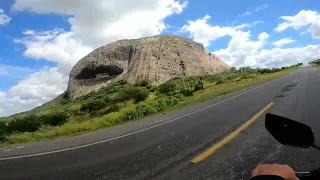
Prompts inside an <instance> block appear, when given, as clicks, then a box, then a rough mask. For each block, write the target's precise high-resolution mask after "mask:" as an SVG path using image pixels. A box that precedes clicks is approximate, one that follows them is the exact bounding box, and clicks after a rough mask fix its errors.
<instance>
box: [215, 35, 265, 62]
mask: <svg viewBox="0 0 320 180" xmlns="http://www.w3.org/2000/svg"><path fill="white" fill-rule="evenodd" d="M250 37H251V33H250V32H242V33H239V34H237V35H236V36H233V37H232V39H231V40H230V41H229V43H228V47H227V48H226V49H220V50H218V51H215V52H213V53H214V54H216V55H217V56H219V57H220V58H222V59H223V60H225V61H226V62H227V63H228V64H229V65H231V66H237V67H239V66H255V65H257V62H256V61H255V60H254V59H247V56H248V55H249V54H256V53H258V52H259V51H260V50H261V49H262V48H263V47H264V45H265V44H266V43H267V40H268V38H269V34H267V33H266V32H263V33H261V34H260V35H259V36H258V40H257V41H253V40H251V39H250Z"/></svg>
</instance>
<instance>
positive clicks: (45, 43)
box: [15, 29, 93, 76]
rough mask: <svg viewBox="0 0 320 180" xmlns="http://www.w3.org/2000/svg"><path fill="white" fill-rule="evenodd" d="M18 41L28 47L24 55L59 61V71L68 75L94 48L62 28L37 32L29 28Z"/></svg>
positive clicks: (37, 58)
mask: <svg viewBox="0 0 320 180" xmlns="http://www.w3.org/2000/svg"><path fill="white" fill-rule="evenodd" d="M23 34H24V35H26V36H25V37H24V38H22V39H16V40H15V42H16V43H20V44H23V45H24V46H25V47H26V50H25V51H24V56H26V57H30V58H33V59H36V60H46V61H51V62H54V63H57V65H58V71H59V72H60V73H62V74H63V75H64V76H67V75H68V74H69V72H70V70H71V68H72V67H73V65H74V64H75V63H76V62H77V61H78V60H79V59H81V58H82V57H83V56H85V55H87V54H88V53H90V52H91V51H92V50H93V49H92V48H91V47H88V46H85V45H83V43H82V42H81V41H80V40H78V41H77V40H75V39H74V33H72V32H65V31H63V30H62V29H53V30H49V31H40V32H35V31H31V30H27V31H25V32H23Z"/></svg>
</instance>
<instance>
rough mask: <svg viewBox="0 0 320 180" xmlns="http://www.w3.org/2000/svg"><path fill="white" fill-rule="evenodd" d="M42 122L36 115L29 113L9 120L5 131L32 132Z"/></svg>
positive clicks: (9, 132)
mask: <svg viewBox="0 0 320 180" xmlns="http://www.w3.org/2000/svg"><path fill="white" fill-rule="evenodd" d="M42 123H43V122H42V121H40V120H39V118H38V117H37V116H36V115H33V114H31V115H27V116H24V117H22V118H16V119H14V120H12V121H10V122H9V123H8V126H7V128H6V132H7V133H8V134H11V133H12V132H34V131H36V130H38V129H39V128H40V127H41V125H42Z"/></svg>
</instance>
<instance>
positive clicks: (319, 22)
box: [275, 10, 320, 39]
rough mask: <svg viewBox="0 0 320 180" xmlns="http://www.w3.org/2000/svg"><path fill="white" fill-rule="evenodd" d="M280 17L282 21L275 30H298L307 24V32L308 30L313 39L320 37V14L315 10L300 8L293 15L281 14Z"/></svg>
mask: <svg viewBox="0 0 320 180" xmlns="http://www.w3.org/2000/svg"><path fill="white" fill-rule="evenodd" d="M280 18H281V19H283V20H284V22H282V23H280V24H279V25H278V26H277V27H276V28H275V31H277V32H282V31H284V30H286V29H288V28H293V29H295V30H299V29H301V28H304V27H306V26H308V27H309V28H308V30H307V32H310V33H311V35H312V37H313V38H314V39H320V14H319V13H318V12H317V11H311V10H302V11H300V12H299V13H298V14H296V15H294V16H281V17H280ZM302 34H305V33H302Z"/></svg>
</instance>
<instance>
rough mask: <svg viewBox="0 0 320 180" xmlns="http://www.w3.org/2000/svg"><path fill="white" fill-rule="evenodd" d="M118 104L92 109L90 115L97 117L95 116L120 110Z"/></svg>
mask: <svg viewBox="0 0 320 180" xmlns="http://www.w3.org/2000/svg"><path fill="white" fill-rule="evenodd" d="M120 108H121V107H120V106H118V105H112V106H109V107H108V108H105V109H101V110H99V111H93V112H91V113H90V115H91V116H93V117H97V116H100V117H101V116H103V115H106V114H109V113H112V112H117V111H119V110H120Z"/></svg>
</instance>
